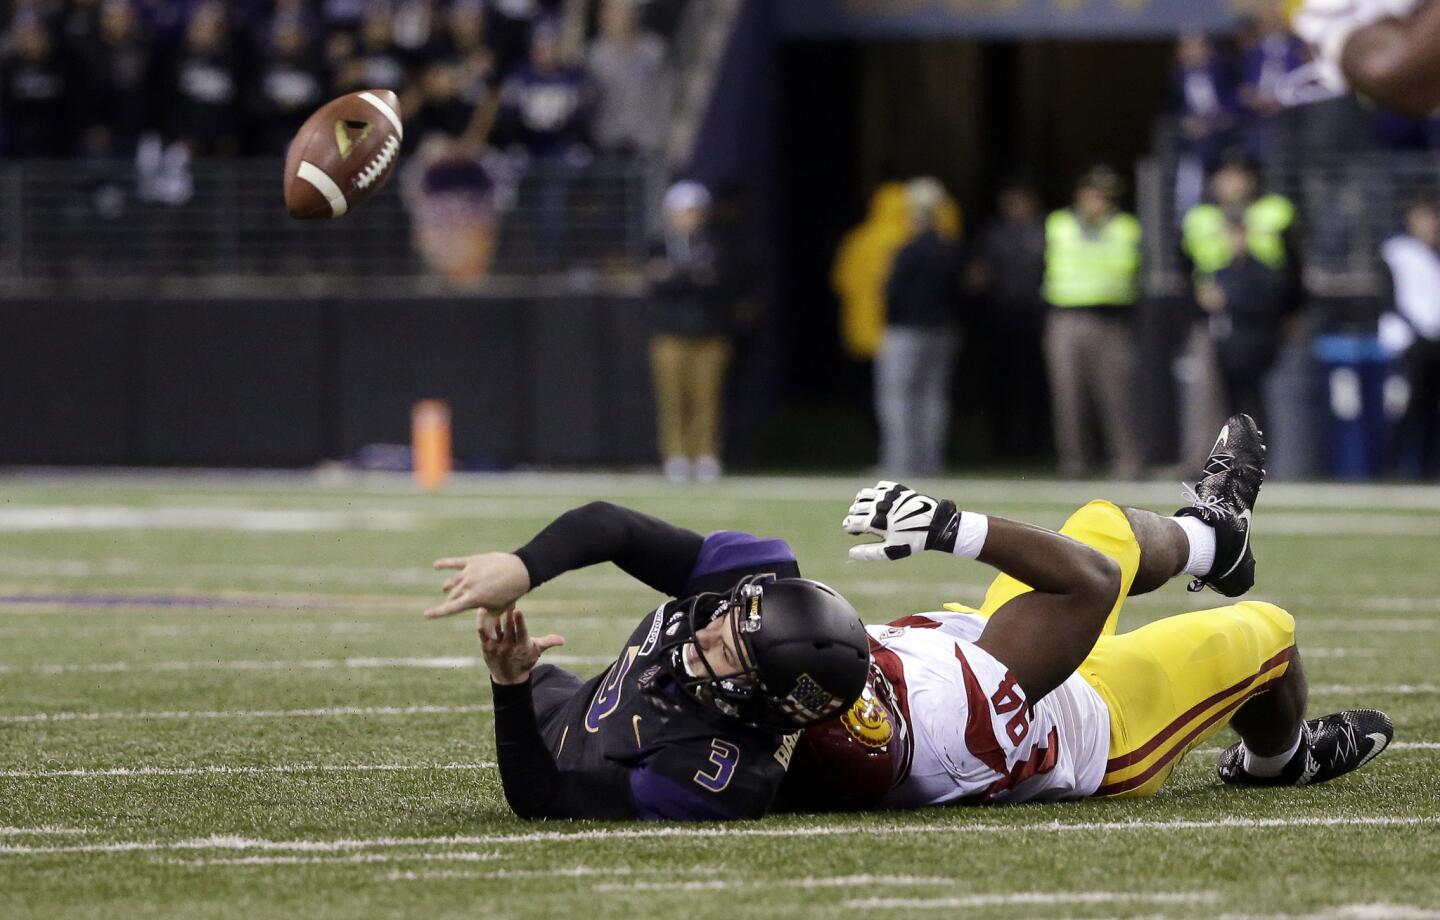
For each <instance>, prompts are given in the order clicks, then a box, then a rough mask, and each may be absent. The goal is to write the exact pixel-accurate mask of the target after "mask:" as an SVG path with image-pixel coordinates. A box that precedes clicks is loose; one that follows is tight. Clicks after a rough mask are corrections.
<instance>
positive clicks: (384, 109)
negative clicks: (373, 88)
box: [360, 93, 405, 140]
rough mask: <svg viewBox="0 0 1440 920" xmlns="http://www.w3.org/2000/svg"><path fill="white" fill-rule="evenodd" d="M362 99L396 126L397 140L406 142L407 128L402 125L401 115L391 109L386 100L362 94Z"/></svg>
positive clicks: (370, 94) (372, 94) (373, 95)
mask: <svg viewBox="0 0 1440 920" xmlns="http://www.w3.org/2000/svg"><path fill="white" fill-rule="evenodd" d="M360 98H361V99H364V100H365V101H366V102H368V103H370V104H371V105H373V106H374V107H375V108H377V109H379V110H380V114H381V115H384V116H385V117H386V118H387V119H389V120H390V124H391V125H393V126H394V128H395V136H396V137H397V138H400V139H401V140H404V138H405V126H404V125H403V124H401V123H400V113H399V112H397V111H395V110H394V109H393V108H391V107H390V103H388V102H386V101H385V100H384V99H381V98H380V97H379V96H377V95H375V94H374V93H361V94H360Z"/></svg>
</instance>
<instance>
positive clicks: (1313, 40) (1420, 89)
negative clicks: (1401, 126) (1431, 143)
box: [1294, 0, 1440, 118]
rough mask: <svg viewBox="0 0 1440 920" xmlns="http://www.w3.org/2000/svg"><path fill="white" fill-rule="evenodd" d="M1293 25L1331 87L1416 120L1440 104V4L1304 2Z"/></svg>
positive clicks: (1413, 0) (1417, 0) (1420, 0)
mask: <svg viewBox="0 0 1440 920" xmlns="http://www.w3.org/2000/svg"><path fill="white" fill-rule="evenodd" d="M1294 28H1295V33H1296V34H1297V35H1299V36H1300V37H1301V38H1303V39H1305V41H1306V42H1308V43H1309V44H1310V46H1311V48H1312V49H1314V51H1315V54H1316V57H1317V60H1318V63H1319V66H1320V68H1321V69H1322V73H1323V74H1324V79H1325V82H1327V83H1330V84H1332V86H1333V87H1334V88H1341V87H1343V86H1348V87H1349V88H1351V89H1353V90H1355V91H1356V92H1358V93H1360V94H1361V95H1364V96H1369V97H1370V98H1372V99H1374V100H1376V101H1377V102H1379V103H1381V104H1382V105H1384V106H1386V107H1387V108H1392V109H1395V110H1397V111H1400V112H1405V113H1407V114H1410V115H1414V116H1415V117H1417V118H1424V117H1425V116H1427V115H1430V114H1431V113H1433V112H1434V111H1435V110H1436V109H1437V108H1440V2H1436V0H1304V2H1303V3H1301V4H1300V5H1299V8H1298V9H1297V10H1296V12H1295V16H1294Z"/></svg>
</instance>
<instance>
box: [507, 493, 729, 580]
mask: <svg viewBox="0 0 1440 920" xmlns="http://www.w3.org/2000/svg"><path fill="white" fill-rule="evenodd" d="M704 543H705V538H704V537H702V536H700V535H699V534H698V533H695V532H694V531H693V530H686V529H685V528H683V527H676V526H675V525H674V524H668V523H666V522H665V521H662V520H660V519H659V518H656V517H651V516H650V515H648V514H642V513H641V512H639V511H633V510H631V509H629V508H622V507H620V506H619V505H613V504H611V503H610V502H591V503H590V504H588V505H582V506H581V507H579V508H575V509H573V510H571V511H567V512H565V513H564V514H562V515H560V517H558V518H556V519H555V520H554V521H553V522H551V524H550V526H548V527H546V528H545V529H544V530H542V531H540V533H538V534H536V535H535V538H534V539H532V540H531V541H530V542H529V543H527V544H525V545H524V546H522V547H520V549H518V550H516V551H515V555H516V556H518V557H519V558H520V561H521V562H523V563H525V569H526V571H528V572H529V573H530V586H531V588H532V589H533V588H536V587H538V586H540V585H541V584H544V583H545V582H547V581H549V580H550V579H552V578H555V577H556V576H559V575H561V574H563V573H565V572H570V571H574V570H575V569H583V568H585V567H586V566H590V565H596V564H597V563H601V562H613V563H615V564H616V565H617V566H619V567H620V568H621V569H622V570H623V571H624V572H625V573H626V574H627V575H630V576H631V577H632V578H635V579H638V580H639V581H642V582H644V583H645V584H647V585H649V586H650V587H652V588H654V589H655V590H656V591H659V592H661V593H663V594H668V595H670V596H671V597H676V596H678V595H679V594H680V592H681V590H682V589H683V588H684V587H685V583H686V582H687V581H689V579H690V572H691V570H692V569H693V568H694V567H695V561H696V560H697V559H698V558H699V557H700V549H701V547H702V546H703V545H704Z"/></svg>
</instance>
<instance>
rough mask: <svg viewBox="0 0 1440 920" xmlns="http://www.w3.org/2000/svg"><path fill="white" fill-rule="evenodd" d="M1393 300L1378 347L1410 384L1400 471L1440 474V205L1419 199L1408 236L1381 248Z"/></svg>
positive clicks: (1383, 318) (1382, 323)
mask: <svg viewBox="0 0 1440 920" xmlns="http://www.w3.org/2000/svg"><path fill="white" fill-rule="evenodd" d="M1381 255H1382V256H1383V257H1384V260H1385V266H1386V268H1388V269H1389V271H1390V279H1391V289H1392V292H1393V296H1392V297H1391V302H1390V304H1389V305H1388V306H1389V309H1388V310H1387V311H1386V312H1385V314H1384V315H1382V316H1381V317H1380V344H1381V345H1382V346H1383V347H1384V348H1385V350H1386V351H1387V352H1389V354H1390V355H1391V356H1393V357H1394V358H1396V359H1398V360H1399V362H1400V364H1401V366H1402V367H1403V368H1404V371H1405V378H1406V381H1407V382H1408V383H1409V391H1410V393H1409V398H1408V401H1407V402H1406V406H1405V416H1404V418H1403V419H1402V420H1401V423H1400V428H1399V431H1398V435H1399V443H1398V445H1397V448H1398V449H1397V451H1396V456H1397V458H1398V460H1399V465H1400V468H1401V469H1402V470H1403V471H1406V472H1409V473H1411V474H1412V475H1418V476H1419V477H1421V478H1425V479H1434V478H1436V477H1437V476H1440V206H1437V205H1436V204H1435V203H1434V202H1433V201H1431V200H1428V199H1427V200H1421V201H1417V202H1415V203H1414V204H1412V205H1410V207H1409V208H1408V209H1407V210H1406V212H1405V232H1404V233H1402V234H1399V235H1397V236H1394V237H1391V238H1390V239H1389V240H1386V241H1385V244H1384V246H1383V247H1382V248H1381Z"/></svg>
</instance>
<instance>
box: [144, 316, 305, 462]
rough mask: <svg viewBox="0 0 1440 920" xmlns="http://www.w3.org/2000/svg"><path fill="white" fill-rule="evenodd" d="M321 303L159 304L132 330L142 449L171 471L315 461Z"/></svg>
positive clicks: (149, 459)
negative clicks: (138, 366) (137, 356)
mask: <svg viewBox="0 0 1440 920" xmlns="http://www.w3.org/2000/svg"><path fill="white" fill-rule="evenodd" d="M321 310H322V305H321V304H319V303H317V302H314V301H303V302H299V303H286V302H275V301H223V302H220V303H214V304H203V303H200V304H197V303H178V302H163V301H162V302H158V303H154V304H151V305H149V306H147V307H146V308H145V311H144V313H145V318H144V327H143V329H142V332H141V341H142V343H143V344H142V352H141V362H142V366H143V368H144V370H143V372H142V381H141V392H140V401H141V405H142V406H143V407H144V412H143V413H142V414H141V417H140V421H141V427H140V431H141V449H142V457H143V459H144V461H145V462H147V463H159V464H165V465H170V466H185V465H189V464H218V465H225V466H290V465H297V464H304V463H308V462H312V461H314V459H315V458H317V457H321V456H323V455H324V443H323V433H324V423H323V420H322V404H323V399H324V397H323V391H324V389H325V386H324V384H325V381H324V379H323V377H322V368H323V358H322V342H321V323H320V316H321Z"/></svg>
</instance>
